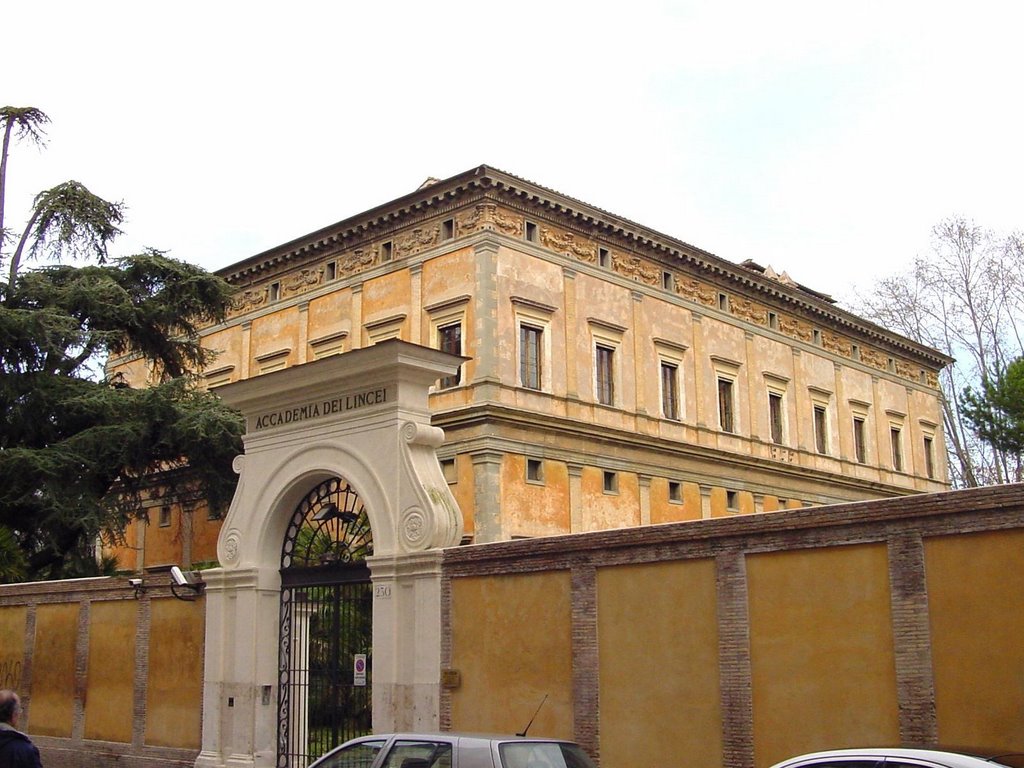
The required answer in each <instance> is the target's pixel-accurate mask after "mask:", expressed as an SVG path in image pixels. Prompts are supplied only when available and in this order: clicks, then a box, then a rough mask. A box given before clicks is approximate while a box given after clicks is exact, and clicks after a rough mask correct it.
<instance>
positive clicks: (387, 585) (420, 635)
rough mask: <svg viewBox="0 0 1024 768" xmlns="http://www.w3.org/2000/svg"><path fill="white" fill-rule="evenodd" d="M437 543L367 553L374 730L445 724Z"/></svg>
mask: <svg viewBox="0 0 1024 768" xmlns="http://www.w3.org/2000/svg"><path fill="white" fill-rule="evenodd" d="M442 558H443V552H442V550H439V549H434V550H427V551H425V552H416V553H408V554H403V555H399V556H394V555H378V556H374V557H370V558H368V559H367V563H368V565H369V566H370V574H371V577H372V579H373V730H374V731H375V732H379V733H387V732H389V731H419V732H422V731H436V730H438V729H439V728H440V724H441V561H442Z"/></svg>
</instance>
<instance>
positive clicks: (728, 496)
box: [725, 491, 740, 512]
mask: <svg viewBox="0 0 1024 768" xmlns="http://www.w3.org/2000/svg"><path fill="white" fill-rule="evenodd" d="M739 496H740V495H739V493H737V492H736V491H726V492H725V507H726V509H728V510H730V511H732V512H735V511H736V510H738V509H739V508H740V503H739Z"/></svg>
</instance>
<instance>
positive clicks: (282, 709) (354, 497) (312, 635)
mask: <svg viewBox="0 0 1024 768" xmlns="http://www.w3.org/2000/svg"><path fill="white" fill-rule="evenodd" d="M372 554H373V537H372V535H371V531H370V521H369V518H368V517H367V514H366V509H365V508H364V507H363V503H362V501H361V500H360V499H359V495H358V494H357V493H356V491H355V489H353V488H352V487H351V486H350V485H349V484H348V483H347V482H346V481H345V480H343V479H341V478H332V479H330V480H326V481H324V482H322V483H320V485H318V486H317V487H316V488H314V489H313V490H312V491H310V492H309V493H308V494H307V495H306V497H305V498H304V499H303V500H302V501H301V502H300V503H299V505H298V506H297V507H296V509H295V512H294V514H293V515H292V519H291V521H290V522H289V525H288V530H287V532H286V534H285V538H284V545H283V547H282V550H281V626H280V630H281V634H280V637H281V646H280V664H279V670H280V671H279V677H278V736H277V741H278V747H277V754H278V758H277V765H278V767H279V768H303V767H304V766H306V765H307V764H309V763H310V762H312V761H313V760H315V759H316V758H317V757H319V756H320V755H322V754H323V753H324V752H327V751H328V750H329V749H331V748H333V747H334V746H337V745H338V744H341V743H342V742H343V741H345V740H347V739H350V738H353V737H354V736H361V735H363V734H365V733H369V732H370V726H371V709H370V701H371V696H370V690H371V688H370V685H371V677H370V670H371V667H372V664H371V663H370V662H371V660H372V648H371V639H372V628H373V615H372V607H373V600H372V587H371V584H370V572H369V568H368V567H367V565H366V562H365V561H366V558H367V556H369V555H372Z"/></svg>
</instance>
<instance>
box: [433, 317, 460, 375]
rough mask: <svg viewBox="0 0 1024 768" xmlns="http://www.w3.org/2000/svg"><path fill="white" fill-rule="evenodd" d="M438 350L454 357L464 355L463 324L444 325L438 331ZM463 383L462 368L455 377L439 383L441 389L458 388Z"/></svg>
mask: <svg viewBox="0 0 1024 768" xmlns="http://www.w3.org/2000/svg"><path fill="white" fill-rule="evenodd" d="M437 348H438V349H440V350H441V351H442V352H447V353H449V354H452V355H461V354H462V323H452V324H451V325H442V326H441V327H440V328H438V329H437ZM461 381H462V369H461V368H460V369H459V370H457V371H456V372H455V374H454V375H453V376H445V377H444V378H443V379H441V381H440V382H439V384H438V386H439V387H440V388H441V389H448V388H449V387H457V386H458V385H459V383H460V382H461Z"/></svg>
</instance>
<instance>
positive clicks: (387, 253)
mask: <svg viewBox="0 0 1024 768" xmlns="http://www.w3.org/2000/svg"><path fill="white" fill-rule="evenodd" d="M393 251H394V246H392V245H391V241H390V240H388V241H387V242H386V243H381V246H380V260H381V262H385V261H391V256H392V255H393Z"/></svg>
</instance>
